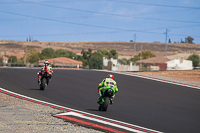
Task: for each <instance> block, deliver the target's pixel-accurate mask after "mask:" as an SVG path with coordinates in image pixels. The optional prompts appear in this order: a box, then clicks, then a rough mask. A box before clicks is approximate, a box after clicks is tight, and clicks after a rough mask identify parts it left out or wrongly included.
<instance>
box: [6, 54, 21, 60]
mask: <svg viewBox="0 0 200 133" xmlns="http://www.w3.org/2000/svg"><path fill="white" fill-rule="evenodd" d="M8 56H9V57H10V56H15V57H16V58H17V59H21V58H24V54H8Z"/></svg>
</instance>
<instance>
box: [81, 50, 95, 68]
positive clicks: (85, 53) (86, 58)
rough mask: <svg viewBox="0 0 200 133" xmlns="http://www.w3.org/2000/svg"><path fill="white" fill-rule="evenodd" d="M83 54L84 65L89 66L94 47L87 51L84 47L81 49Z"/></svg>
mask: <svg viewBox="0 0 200 133" xmlns="http://www.w3.org/2000/svg"><path fill="white" fill-rule="evenodd" d="M81 54H82V57H83V58H82V62H83V66H87V65H88V64H89V58H90V57H91V55H92V49H90V48H89V49H88V51H85V50H84V49H82V51H81Z"/></svg>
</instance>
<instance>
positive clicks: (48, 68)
mask: <svg viewBox="0 0 200 133" xmlns="http://www.w3.org/2000/svg"><path fill="white" fill-rule="evenodd" d="M43 71H46V72H47V75H48V80H47V85H48V83H49V81H51V77H52V74H53V70H52V67H51V64H50V63H49V61H48V60H45V61H44V66H43V67H42V69H41V71H39V72H38V84H39V85H40V84H41V76H42V72H43Z"/></svg>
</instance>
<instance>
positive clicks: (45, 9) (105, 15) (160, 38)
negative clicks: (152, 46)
mask: <svg viewBox="0 0 200 133" xmlns="http://www.w3.org/2000/svg"><path fill="white" fill-rule="evenodd" d="M0 29H1V30H0V31H1V32H0V40H13V41H26V40H27V38H31V40H37V41H41V42H53V41H54V42H86V41H88V42H90V41H94V42H104V41H106V42H129V41H130V40H133V41H134V40H135V41H136V42H161V43H165V41H166V38H167V40H168V39H169V38H170V40H171V42H172V43H174V42H180V41H181V39H182V40H183V41H184V40H185V38H186V37H188V36H191V37H192V38H194V41H193V42H194V43H195V44H200V1H199V0H151V1H149V0H34V1H33V0H0Z"/></svg>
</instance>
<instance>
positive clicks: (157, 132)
mask: <svg viewBox="0 0 200 133" xmlns="http://www.w3.org/2000/svg"><path fill="white" fill-rule="evenodd" d="M0 90H2V91H5V92H8V93H11V94H14V95H17V96H20V97H23V98H27V99H30V100H33V101H36V102H41V103H45V104H48V105H52V106H55V107H59V108H63V109H67V110H71V111H75V112H79V113H82V114H86V115H91V116H94V117H98V118H101V119H105V120H109V121H113V122H117V123H120V124H125V125H128V126H133V127H137V128H141V129H144V130H148V131H152V132H156V133H162V132H159V131H155V130H152V129H148V128H144V127H141V126H137V125H133V124H129V123H126V122H122V121H118V120H114V119H110V118H106V117H103V116H99V115H95V114H91V113H87V112H83V111H79V110H75V109H71V108H68V107H64V106H60V105H57V104H53V103H49V102H45V101H41V100H38V99H35V98H31V97H28V96H24V95H21V94H18V93H15V92H12V91H9V90H6V89H3V88H1V87H0ZM97 120H98V119H97ZM104 122H105V121H104Z"/></svg>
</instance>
